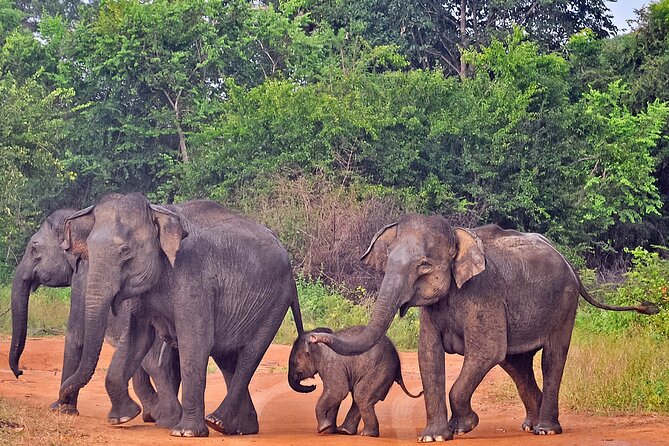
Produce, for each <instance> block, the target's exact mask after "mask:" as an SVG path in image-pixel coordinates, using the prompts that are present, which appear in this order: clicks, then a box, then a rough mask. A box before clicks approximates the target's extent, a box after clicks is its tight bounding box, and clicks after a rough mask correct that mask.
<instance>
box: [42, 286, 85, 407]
mask: <svg viewBox="0 0 669 446" xmlns="http://www.w3.org/2000/svg"><path fill="white" fill-rule="evenodd" d="M80 288H81V285H80V284H79V282H77V281H75V282H73V284H72V292H71V296H72V297H71V301H70V316H69V319H68V321H67V334H66V336H65V350H64V352H63V372H62V375H61V380H60V384H61V386H62V385H63V383H64V382H65V381H67V379H68V378H69V377H70V376H72V375H73V374H74V372H76V371H77V368H78V367H79V362H80V361H81V352H82V349H83V346H84V339H83V333H84V312H85V307H84V299H83V297H82V296H81V293H80V292H79V289H80ZM78 397H79V390H76V391H75V392H73V393H72V394H70V395H69V396H68V397H67V398H63V399H61V398H59V399H57V400H56V401H54V402H53V403H51V405H50V407H49V408H50V409H51V410H53V411H54V412H60V413H63V414H66V415H79V410H78V409H77V399H78Z"/></svg>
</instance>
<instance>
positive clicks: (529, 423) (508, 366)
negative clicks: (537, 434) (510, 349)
mask: <svg viewBox="0 0 669 446" xmlns="http://www.w3.org/2000/svg"><path fill="white" fill-rule="evenodd" d="M535 354H536V351H533V352H528V353H522V354H518V355H508V356H507V357H506V359H504V361H502V362H501V363H500V366H501V367H502V368H503V369H504V370H505V371H506V373H508V374H509V376H510V377H511V379H513V382H514V383H515V385H516V388H517V389H518V394H519V395H520V399H521V400H522V402H523V405H524V406H525V413H526V416H525V420H524V421H523V424H522V426H521V428H522V429H523V430H524V431H525V432H533V431H534V426H536V425H537V424H538V423H539V409H540V408H541V399H542V394H541V390H539V386H537V381H536V379H535V377H534V370H533V368H532V361H533V359H534V355H535Z"/></svg>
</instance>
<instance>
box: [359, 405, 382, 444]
mask: <svg viewBox="0 0 669 446" xmlns="http://www.w3.org/2000/svg"><path fill="white" fill-rule="evenodd" d="M357 404H358V408H359V409H360V415H361V416H362V421H363V423H365V427H364V428H363V429H362V432H360V435H364V436H367V437H378V436H379V420H378V418H377V417H376V412H375V411H374V404H376V401H373V400H364V401H358V403H357Z"/></svg>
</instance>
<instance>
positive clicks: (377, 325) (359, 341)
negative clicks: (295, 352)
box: [309, 270, 411, 356]
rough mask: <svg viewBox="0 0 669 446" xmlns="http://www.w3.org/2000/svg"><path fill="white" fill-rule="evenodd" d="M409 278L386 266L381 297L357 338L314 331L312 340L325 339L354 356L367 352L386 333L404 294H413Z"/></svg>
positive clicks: (340, 352) (339, 349) (327, 343)
mask: <svg viewBox="0 0 669 446" xmlns="http://www.w3.org/2000/svg"><path fill="white" fill-rule="evenodd" d="M409 294H410V290H408V289H407V286H406V281H405V280H403V279H402V274H401V273H400V272H398V271H392V270H387V271H386V275H385V276H384V278H383V282H382V283H381V289H380V290H379V297H378V298H377V299H376V304H375V305H374V310H373V311H372V316H371V317H370V319H369V324H367V326H366V327H365V328H364V330H363V331H362V332H361V333H360V334H359V335H358V336H356V337H355V338H352V339H342V338H341V337H338V336H336V335H330V334H325V333H311V334H310V335H309V342H312V343H313V342H322V343H323V344H326V345H328V346H329V347H330V348H331V349H332V350H334V351H335V352H337V353H339V354H340V355H345V356H353V355H359V354H360V353H364V352H366V351H367V350H369V349H370V348H372V347H373V346H374V345H376V343H377V342H379V340H380V339H381V337H382V336H383V335H384V334H386V332H387V331H388V328H389V327H390V324H391V322H392V321H393V317H394V316H395V313H396V312H397V310H398V309H399V308H400V303H401V300H402V297H405V298H406V299H408V298H410V297H411V296H410V295H409Z"/></svg>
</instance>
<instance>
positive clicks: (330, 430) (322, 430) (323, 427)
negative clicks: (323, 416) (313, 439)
mask: <svg viewBox="0 0 669 446" xmlns="http://www.w3.org/2000/svg"><path fill="white" fill-rule="evenodd" d="M317 430H318V433H319V434H334V433H336V432H337V429H336V428H335V426H334V425H333V424H332V423H330V422H329V421H326V422H323V423H321V424H319V425H318V428H317Z"/></svg>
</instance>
